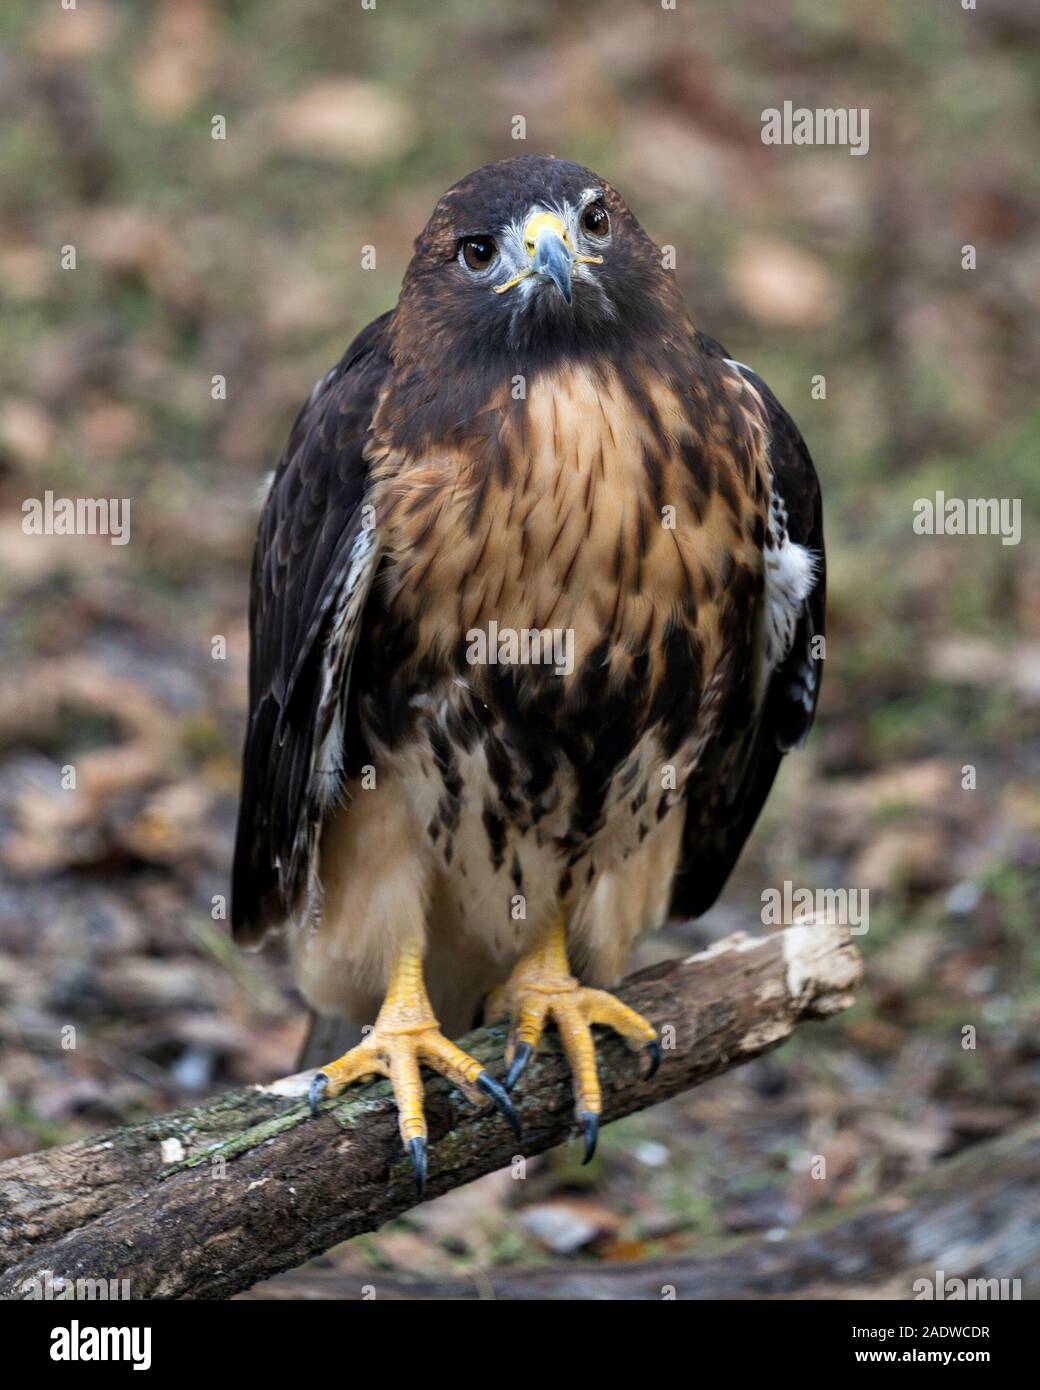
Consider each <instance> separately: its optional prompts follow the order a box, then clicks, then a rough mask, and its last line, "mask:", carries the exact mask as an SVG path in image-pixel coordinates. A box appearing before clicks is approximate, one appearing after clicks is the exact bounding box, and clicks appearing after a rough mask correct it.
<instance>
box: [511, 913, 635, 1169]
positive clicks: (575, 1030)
mask: <svg viewBox="0 0 1040 1390" xmlns="http://www.w3.org/2000/svg"><path fill="white" fill-rule="evenodd" d="M485 1017H486V1019H487V1021H488V1022H491V1021H493V1020H494V1019H496V1018H506V1017H508V1018H510V1019H511V1021H512V1027H511V1029H510V1034H509V1041H508V1042H507V1044H506V1064H507V1066H508V1068H509V1072H508V1075H507V1076H506V1090H512V1088H513V1087H514V1086H515V1085H516V1083H517V1081H518V1079H519V1077H520V1074H521V1072H522V1071H523V1069H524V1067H525V1066H526V1065H527V1063H528V1060H529V1059H530V1057H531V1054H532V1053H533V1052H534V1050H535V1048H536V1047H537V1046H538V1043H539V1041H540V1040H541V1036H542V1033H543V1031H544V1029H545V1025H546V1023H547V1022H549V1021H550V1020H551V1021H552V1022H553V1023H555V1024H556V1027H557V1029H558V1031H559V1034H560V1040H561V1042H562V1043H563V1050H564V1053H565V1054H566V1057H567V1061H568V1063H569V1064H570V1069H571V1074H572V1076H573V1078H574V1109H575V1112H576V1114H577V1117H578V1122H579V1124H580V1125H581V1127H582V1130H583V1131H584V1135H585V1159H584V1161H585V1162H586V1163H588V1161H589V1159H590V1158H591V1157H592V1155H593V1153H595V1150H596V1137H597V1135H598V1133H599V1116H600V1111H601V1110H602V1108H603V1101H602V1095H601V1092H600V1086H599V1078H598V1076H597V1075H596V1048H595V1044H594V1043H593V1040H592V1025H593V1024H596V1023H601V1024H605V1025H606V1026H607V1027H609V1028H613V1029H614V1030H615V1031H616V1032H618V1033H620V1034H621V1036H622V1037H623V1038H624V1039H625V1040H626V1042H627V1043H628V1045H629V1047H630V1048H632V1050H633V1051H637V1052H638V1051H643V1050H645V1051H646V1052H647V1053H648V1055H649V1058H650V1066H649V1070H648V1072H647V1075H648V1076H653V1074H654V1072H655V1071H656V1070H657V1068H658V1066H659V1065H660V1062H661V1049H660V1047H659V1045H658V1042H657V1033H656V1031H655V1030H654V1028H653V1027H652V1026H651V1025H650V1024H649V1023H647V1021H646V1019H645V1018H642V1017H641V1016H640V1015H639V1014H637V1013H636V1011H635V1010H634V1009H630V1008H629V1007H628V1005H627V1004H622V1002H621V1000H620V999H615V998H614V996H613V995H612V994H608V993H607V992H606V991H605V990H602V989H586V988H585V987H584V986H582V985H579V983H578V981H577V980H576V979H575V978H574V976H573V975H572V974H571V972H570V966H569V964H568V961H567V925H566V921H565V919H564V916H563V913H562V912H560V913H559V914H557V916H556V917H554V918H553V920H552V921H551V922H550V923H549V924H548V925H547V926H546V927H545V928H544V929H543V931H542V932H540V933H539V935H538V936H537V938H536V939H535V941H534V942H533V944H532V946H531V948H530V950H528V951H527V952H526V954H524V955H523V956H521V957H520V959H519V961H517V964H516V967H515V968H514V970H513V973H512V974H511V975H510V977H509V979H508V981H507V982H506V983H505V984H504V985H502V986H501V987H500V988H499V989H497V990H495V991H494V992H493V993H492V994H491V995H490V996H489V998H488V1002H487V1007H486V1009H485Z"/></svg>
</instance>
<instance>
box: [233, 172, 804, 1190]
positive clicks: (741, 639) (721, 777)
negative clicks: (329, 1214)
mask: <svg viewBox="0 0 1040 1390" xmlns="http://www.w3.org/2000/svg"><path fill="white" fill-rule="evenodd" d="M823 618H824V548H823V529H822V516H821V507H820V497H819V491H818V487H817V481H816V474H815V471H814V469H813V465H812V461H811V459H810V457H809V454H808V452H807V450H806V447H805V444H804V443H803V442H802V438H801V436H800V434H799V433H798V430H797V429H796V427H795V425H794V424H793V422H792V421H791V419H790V417H789V416H788V415H787V414H786V412H785V411H784V409H783V408H782V407H781V405H780V404H779V403H778V401H777V400H776V398H775V396H774V395H773V394H772V392H771V391H770V390H769V388H768V387H767V386H766V385H765V383H764V382H763V381H762V380H761V379H760V378H759V377H758V376H756V375H755V373H754V372H753V371H751V370H750V369H749V368H748V367H746V366H744V365H742V364H741V363H739V362H735V361H733V360H732V359H731V358H729V357H728V356H727V354H726V353H725V351H724V350H723V349H722V348H721V347H720V346H719V345H718V343H716V342H714V341H713V340H712V339H711V338H708V337H705V336H704V335H703V334H702V333H700V332H699V331H698V330H697V329H696V328H695V327H694V326H693V324H692V322H691V320H690V317H689V314H688V312H687V309H686V306H685V303H684V301H683V297H682V294H681V292H680V289H679V285H678V283H677V280H676V277H675V274H674V273H673V272H672V271H671V270H670V269H666V268H664V264H663V257H662V254H661V252H660V251H659V249H658V248H657V247H656V246H655V245H654V243H653V242H652V241H651V240H650V238H649V237H648V236H647V235H646V233H645V232H644V231H643V229H642V228H641V227H640V225H639V223H638V222H637V221H636V219H635V218H634V217H633V215H632V213H631V212H630V211H629V209H628V207H627V206H626V205H625V203H624V202H623V201H622V199H621V197H620V195H619V194H618V193H617V192H616V191H615V189H613V188H612V187H611V186H610V185H609V184H608V183H606V182H605V181H604V180H603V179H601V178H600V177H598V175H596V174H594V173H592V172H591V171H590V170H588V169H584V168H582V167H580V166H579V165H577V164H572V163H569V162H567V161H565V160H558V159H553V158H543V157H524V158H520V159H511V160H507V161H505V162H503V163H499V164H492V165H489V166H487V167H486V168H483V169H479V170H478V171H477V172H476V173H474V174H471V175H470V176H469V177H468V178H465V179H463V180H462V181H461V182H459V183H457V184H456V185H455V186H454V187H453V188H451V189H449V191H448V192H447V193H446V194H445V195H444V197H443V198H441V200H440V202H439V203H438V204H437V206H436V208H435V209H434V211H433V215H432V216H431V218H430V220H429V222H428V223H427V225H426V227H425V229H424V230H423V232H422V233H421V234H420V236H419V238H418V240H417V241H416V243H415V254H414V256H413V258H412V261H411V263H410V265H409V266H408V270H407V272H406V274H405V277H404V283H403V285H402V288H401V294H400V298H399V300H398V304H397V307H396V308H395V309H394V310H392V311H391V312H389V313H387V314H384V315H383V316H382V317H381V318H378V319H376V320H375V322H374V323H371V324H370V325H369V326H368V327H367V328H366V329H364V331H363V332H362V333H360V334H359V336H358V337H357V338H356V339H355V340H354V342H353V343H352V344H351V345H350V347H349V348H348V349H347V351H346V353H345V354H344V356H343V358H342V360H341V361H340V363H339V365H338V366H336V367H335V368H333V370H332V371H330V372H329V373H328V374H327V375H326V376H325V377H324V378H323V379H322V380H321V381H320V382H318V384H317V385H316V386H315V387H314V389H313V391H312V392H311V394H310V397H309V398H308V400H307V402H306V404H305V405H304V406H303V408H302V410H301V411H300V413H299V415H298V417H297V419H296V423H295V425H294V426H293V429H292V434H291V436H290V439H289V443H288V447H287V448H286V450H285V453H284V456H283V457H282V460H281V463H280V464H279V467H278V469H277V472H276V473H275V475H274V479H273V482H272V484H271V488H270V492H269V494H268V497H267V501H266V505H265V508H264V511H263V516H262V520H261V522H260V528H259V535H258V538H257V544H256V553H255V559H254V564H253V573H252V598H251V605H250V627H251V639H252V645H251V655H250V669H249V702H250V710H249V725H248V733H247V737H246V744H245V752H244V757H243V781H242V796H241V806H240V812H239V821H238V834H237V843H236V849H235V864H234V884H233V910H232V917H233V925H234V933H235V936H236V939H237V940H238V941H240V942H243V943H245V944H247V945H255V944H257V943H259V942H260V940H261V938H263V937H264V936H265V935H266V934H267V933H268V932H271V931H273V930H279V929H284V930H285V931H286V932H287V934H288V938H289V944H290V951H291V955H292V959H293V963H294V967H295V973H296V979H297V981H298V984H299V987H300V990H301V992H302V993H303V995H304V997H305V998H306V999H307V1001H308V1002H309V1003H310V1005H311V1006H312V1007H313V1008H314V1009H315V1010H317V1011H318V1012H319V1013H320V1014H325V1015H334V1016H337V1017H340V1018H345V1019H350V1020H352V1021H353V1022H354V1023H355V1024H363V1023H365V1022H374V1027H373V1028H372V1030H371V1031H370V1032H368V1033H367V1034H366V1035H365V1036H364V1037H363V1038H362V1040H361V1041H360V1042H359V1043H358V1044H357V1046H355V1047H353V1048H352V1049H351V1050H349V1051H348V1052H346V1053H345V1054H344V1055H343V1056H340V1057H338V1058H332V1057H330V1058H329V1059H328V1062H327V1064H326V1065H324V1066H322V1067H321V1069H320V1070H319V1071H318V1072H317V1074H316V1076H315V1078H314V1081H313V1083H312V1086H311V1097H312V1105H316V1104H317V1102H318V1100H319V1099H320V1097H321V1096H322V1095H323V1094H324V1095H329V1096H331V1095H335V1094H336V1093H338V1092H339V1091H341V1090H342V1089H343V1088H344V1087H346V1086H348V1085H350V1084H351V1083H352V1082H355V1081H358V1080H360V1079H362V1078H363V1077H368V1076H372V1075H376V1074H378V1075H383V1076H389V1078H390V1080H391V1082H392V1085H393V1088H394V1092H395V1095H396V1098H397V1103H398V1109H399V1117H400V1131H401V1136H402V1139H403V1141H404V1144H405V1146H406V1149H408V1150H410V1152H411V1155H412V1159H413V1162H414V1165H415V1171H416V1176H417V1180H418V1182H419V1184H420V1188H421V1184H422V1181H423V1178H424V1176H425V1173H426V1165H427V1157H426V1125H425V1120H424V1116H423V1097H422V1082H421V1074H420V1068H421V1067H423V1066H425V1067H427V1068H430V1069H432V1070H433V1071H436V1072H440V1073H441V1074H442V1075H444V1076H446V1077H448V1078H450V1079H451V1080H452V1082H454V1083H455V1084H457V1085H458V1086H459V1087H460V1088H461V1089H462V1091H463V1093H464V1094H466V1095H467V1096H468V1097H469V1098H471V1099H474V1100H477V1099H479V1098H480V1095H481V1093H484V1094H485V1095H487V1096H489V1097H490V1098H491V1099H492V1100H494V1101H495V1102H496V1103H497V1104H498V1105H499V1107H500V1108H501V1109H502V1110H503V1111H504V1112H505V1114H506V1116H507V1118H510V1119H512V1118H514V1117H513V1110H512V1105H511V1102H510V1100H509V1097H508V1094H507V1091H508V1090H511V1089H512V1088H513V1087H514V1086H515V1084H516V1082H517V1079H518V1077H519V1075H520V1073H521V1071H522V1070H523V1067H524V1064H525V1063H526V1061H527V1059H528V1058H529V1057H530V1055H531V1052H532V1050H533V1049H534V1048H536V1047H537V1045H538V1042H539V1039H540V1038H541V1035H542V1033H543V1030H544V1029H545V1027H546V1026H547V1025H548V1024H550V1023H552V1024H555V1026H556V1027H557V1029H558V1030H559V1033H560V1037H561V1039H562V1042H563V1046H564V1048H565V1050H566V1055H567V1057H568V1060H569V1062H570V1066H571V1069H572V1073H573V1078H574V1090H575V1109H576V1112H577V1115H578V1119H579V1122H580V1124H581V1126H582V1128H583V1130H584V1134H585V1143H586V1152H587V1155H588V1154H591V1151H592V1149H593V1148H594V1145H595V1141H596V1134H597V1126H598V1118H599V1114H600V1110H601V1094H600V1087H599V1083H598V1080H597V1074H596V1059H595V1053H594V1047H593V1041H592V1035H591V1031H590V1026H591V1025H593V1024H606V1025H609V1026H610V1027H612V1028H614V1029H616V1030H617V1031H618V1032H619V1033H621V1034H622V1035H623V1036H624V1037H625V1038H626V1039H627V1041H628V1042H629V1044H630V1045H631V1046H632V1047H633V1048H638V1049H645V1050H646V1052H647V1055H648V1063H647V1065H648V1067H656V1065H657V1063H658V1062H659V1061H660V1051H659V1048H658V1044H657V1039H656V1036H655V1031H654V1029H653V1028H652V1027H651V1025H650V1024H649V1023H647V1022H646V1020H645V1019H643V1018H641V1017H640V1016H639V1015H638V1014H636V1013H635V1012H633V1010H631V1009H629V1008H628V1007H627V1006H625V1005H624V1004H622V1003H621V1002H620V1001H618V1000H617V999H615V998H614V997H613V996H612V995H611V994H609V993H607V992H606V987H608V986H610V985H612V984H613V983H615V982H616V981H617V980H618V979H619V978H620V976H621V975H622V974H623V972H624V968H625V962H626V959H627V957H628V955H629V952H630V949H631V947H632V945H633V943H634V942H635V940H636V939H637V938H638V937H639V936H641V935H642V934H643V933H644V932H647V931H650V930H652V929H653V928H656V927H658V926H659V925H660V924H661V923H662V922H663V921H665V919H666V918H667V917H668V916H669V914H675V915H679V916H682V917H688V916H691V915H696V914H698V913H701V912H703V911H705V909H706V908H708V907H709V906H710V905H711V903H712V902H713V901H714V899H715V898H716V896H717V894H718V893H719V891H720V890H721V888H722V886H723V884H724V883H725V881H726V879H727V877H728V876H729V873H730V870H731V869H732V867H733V865H734V862H735V861H736V859H737V856H738V855H739V853H740V850H741V847H742V846H743V844H744V841H745V840H746V839H747V836H748V834H749V832H750V830H751V828H752V826H753V825H754V822H755V820H756V818H757V816H758V813H759V811H760V809H761V807H762V803H763V801H764V799H765V797H766V795H767V793H768V791H769V788H770V786H771V784H772V782H773V778H774V776H775V774H776V770H777V767H778V765H779V763H780V760H781V757H782V756H783V754H784V753H785V752H787V751H788V750H789V749H791V748H792V747H794V746H796V745H798V744H800V743H801V742H802V740H803V739H804V738H805V736H806V734H807V732H808V730H809V726H810V724H811V722H812V719H813V714H814V710H815V707H816V701H817V695H818V693H819V686H820V676H821V656H822V652H821V650H820V643H819V642H818V640H817V639H818V638H820V637H821V636H822V634H823ZM482 1002H483V1003H484V1005H485V1014H484V1016H485V1018H487V1019H491V1018H494V1017H496V1016H502V1017H508V1018H509V1019H510V1020H511V1023H512V1027H511V1032H510V1036H509V1043H508V1046H507V1054H506V1064H507V1067H508V1074H507V1076H506V1079H505V1086H504V1087H503V1086H502V1085H501V1084H500V1083H499V1082H497V1081H496V1080H494V1079H493V1078H492V1077H491V1076H490V1075H489V1074H488V1073H487V1072H486V1071H485V1070H484V1069H483V1068H482V1066H481V1064H480V1063H479V1062H477V1061H475V1060H474V1059H473V1058H472V1057H469V1056H468V1055H467V1054H466V1053H465V1052H463V1051H462V1050H461V1049H460V1048H459V1047H458V1046H456V1044H455V1043H454V1042H452V1041H451V1038H453V1037H457V1036H459V1035H460V1034H461V1033H462V1032H464V1031H465V1030H466V1029H468V1028H469V1027H471V1026H472V1025H473V1023H474V1022H475V1021H476V1019H477V1017H478V1016H479V1010H480V1006H481V1003H482Z"/></svg>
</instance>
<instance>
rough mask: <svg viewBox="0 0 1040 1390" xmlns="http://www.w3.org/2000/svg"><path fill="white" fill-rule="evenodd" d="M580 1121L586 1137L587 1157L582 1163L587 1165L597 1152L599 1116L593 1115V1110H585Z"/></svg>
mask: <svg viewBox="0 0 1040 1390" xmlns="http://www.w3.org/2000/svg"><path fill="white" fill-rule="evenodd" d="M578 1119H579V1120H580V1121H581V1130H582V1133H583V1134H584V1135H585V1157H584V1158H583V1159H582V1160H581V1161H582V1164H586V1163H588V1162H589V1161H590V1160H591V1158H592V1155H593V1154H594V1153H595V1152H596V1140H597V1139H598V1138H599V1116H598V1115H595V1114H593V1112H592V1111H591V1110H583V1111H582V1112H581V1114H580V1115H579V1116H578Z"/></svg>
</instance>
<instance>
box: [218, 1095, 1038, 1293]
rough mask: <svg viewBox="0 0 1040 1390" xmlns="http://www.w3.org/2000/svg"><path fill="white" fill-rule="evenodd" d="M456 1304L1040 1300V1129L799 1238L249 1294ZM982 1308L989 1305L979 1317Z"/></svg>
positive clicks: (301, 1280)
mask: <svg viewBox="0 0 1040 1390" xmlns="http://www.w3.org/2000/svg"><path fill="white" fill-rule="evenodd" d="M369 1288H374V1289H375V1291H376V1297H377V1298H378V1299H379V1300H380V1301H381V1302H386V1301H388V1300H389V1301H401V1300H406V1301H409V1302H414V1301H417V1300H418V1301H426V1300H429V1301H438V1300H444V1299H448V1300H451V1301H452V1302H457V1301H460V1300H467V1299H487V1298H494V1299H495V1300H496V1301H499V1302H501V1301H514V1300H523V1299H538V1300H547V1301H551V1302H559V1301H563V1300H566V1301H573V1300H575V1299H577V1300H582V1301H597V1300H601V1299H602V1300H608V1301H616V1300H624V1301H629V1300H656V1301H660V1300H661V1299H665V1298H668V1299H672V1298H674V1299H677V1300H678V1299H682V1300H699V1299H705V1300H715V1299H729V1298H744V1299H756V1300H757V1299H793V1298H797V1299H799V1300H803V1299H820V1300H827V1301H830V1300H833V1299H836V1298H840V1299H896V1300H917V1299H921V1300H935V1299H942V1300H944V1301H953V1302H957V1303H961V1302H963V1301H965V1300H974V1301H981V1302H989V1301H992V1300H995V1299H999V1300H1005V1299H1015V1298H1022V1299H1036V1298H1038V1297H1040V1121H1036V1120H1031V1121H1029V1122H1027V1123H1025V1124H1021V1125H1017V1126H1016V1127H1015V1128H1014V1129H1011V1130H1009V1131H1008V1132H1007V1133H1006V1134H1002V1135H1001V1136H1000V1137H999V1138H997V1139H992V1140H989V1141H988V1142H987V1143H984V1144H975V1145H973V1146H972V1147H971V1148H969V1149H967V1150H965V1151H964V1152H963V1153H961V1154H958V1155H957V1157H956V1158H951V1159H946V1160H945V1161H942V1162H939V1163H934V1164H932V1165H931V1167H929V1169H928V1170H927V1172H925V1173H922V1174H920V1175H919V1176H918V1177H915V1178H912V1179H911V1180H910V1181H909V1182H906V1183H904V1184H903V1186H902V1187H900V1188H899V1190H898V1191H896V1192H893V1193H891V1194H889V1195H886V1196H885V1197H881V1198H878V1199H876V1200H874V1201H872V1202H869V1203H866V1204H864V1205H862V1206H861V1207H859V1208H858V1209H857V1210H856V1211H855V1212H853V1213H851V1214H850V1213H842V1214H841V1215H839V1216H832V1217H831V1219H830V1220H828V1221H826V1222H824V1223H818V1224H816V1225H815V1227H814V1229H811V1230H808V1231H805V1232H803V1233H801V1234H798V1235H792V1236H791V1237H790V1238H789V1239H787V1240H782V1241H777V1240H765V1239H763V1238H761V1237H756V1238H751V1239H743V1240H739V1241H732V1242H730V1243H729V1244H728V1246H727V1247H726V1248H725V1249H722V1250H715V1251H713V1252H712V1253H711V1254H703V1255H685V1256H681V1257H678V1258H677V1257H675V1256H670V1257H668V1258H666V1259H660V1260H644V1261H632V1262H628V1261H623V1262H619V1263H617V1264H602V1265H597V1264H594V1263H591V1262H586V1263H582V1264H570V1265H550V1266H546V1267H544V1268H537V1269H510V1268H503V1269H498V1270H491V1271H481V1274H480V1277H479V1279H476V1278H473V1279H465V1278H448V1279H418V1278H404V1277H401V1276H390V1275H387V1274H383V1273H379V1274H378V1275H377V1274H376V1273H375V1272H374V1271H373V1270H366V1271H365V1273H364V1274H363V1275H361V1276H359V1274H358V1273H357V1272H356V1271H355V1272H347V1271H344V1270H342V1269H335V1268H333V1269H319V1268H314V1267H313V1266H310V1267H308V1268H307V1269H301V1270H296V1271H294V1272H293V1273H291V1274H285V1275H283V1276H282V1277H281V1278H279V1279H275V1280H273V1281H272V1282H271V1283H270V1284H260V1285H259V1286H258V1287H256V1288H254V1289H251V1290H250V1291H249V1292H248V1293H246V1294H243V1295H242V1297H243V1298H248V1299H272V1300H283V1299H300V1298H306V1299H307V1300H308V1301H311V1302H313V1301H314V1300H325V1299H334V1300H336V1301H337V1302H342V1301H344V1300H350V1299H364V1298H366V1297H368V1296H369V1295H368V1294H367V1293H366V1290H367V1289H369ZM980 1311H981V1310H980Z"/></svg>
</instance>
